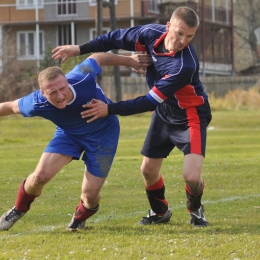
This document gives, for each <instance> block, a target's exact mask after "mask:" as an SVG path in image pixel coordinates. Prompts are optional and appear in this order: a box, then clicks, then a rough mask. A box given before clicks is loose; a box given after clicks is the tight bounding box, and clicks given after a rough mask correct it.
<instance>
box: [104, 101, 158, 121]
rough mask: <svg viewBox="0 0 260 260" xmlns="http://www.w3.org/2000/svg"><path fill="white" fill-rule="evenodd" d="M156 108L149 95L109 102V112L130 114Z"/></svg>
mask: <svg viewBox="0 0 260 260" xmlns="http://www.w3.org/2000/svg"><path fill="white" fill-rule="evenodd" d="M155 108H156V106H155V105H154V104H153V103H152V102H151V101H150V100H149V99H148V98H147V96H140V97H137V98H135V99H130V100H125V101H119V102H116V103H112V104H108V114H109V115H112V114H114V115H115V114H116V115H121V116H129V115H134V114H139V113H143V112H147V111H153V110H155Z"/></svg>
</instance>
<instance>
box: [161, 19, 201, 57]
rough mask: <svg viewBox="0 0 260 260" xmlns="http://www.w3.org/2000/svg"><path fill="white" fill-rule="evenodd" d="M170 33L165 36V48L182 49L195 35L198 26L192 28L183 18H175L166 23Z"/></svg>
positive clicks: (171, 49) (170, 49)
mask: <svg viewBox="0 0 260 260" xmlns="http://www.w3.org/2000/svg"><path fill="white" fill-rule="evenodd" d="M166 30H167V31H168V34H167V36H166V38H165V48H166V49H167V50H169V51H176V52H177V51H181V50H183V49H184V48H185V46H186V45H187V44H189V42H190V41H191V40H192V38H193V37H194V35H195V33H196V30H197V27H193V28H190V27H188V26H187V24H186V23H185V22H184V21H182V20H181V19H176V18H173V19H171V21H170V22H167V24H166Z"/></svg>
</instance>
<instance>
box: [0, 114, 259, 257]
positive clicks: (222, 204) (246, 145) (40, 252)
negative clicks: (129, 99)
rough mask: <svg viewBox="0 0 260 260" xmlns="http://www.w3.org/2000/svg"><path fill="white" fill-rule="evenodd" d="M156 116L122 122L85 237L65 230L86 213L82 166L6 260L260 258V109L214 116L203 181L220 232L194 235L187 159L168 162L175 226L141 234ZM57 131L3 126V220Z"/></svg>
mask: <svg viewBox="0 0 260 260" xmlns="http://www.w3.org/2000/svg"><path fill="white" fill-rule="evenodd" d="M149 120H150V113H146V114H143V115H138V116H131V117H120V121H121V136H120V142H119V147H118V152H117V155H116V158H115V161H114V164H113V167H112V169H111V172H110V175H109V177H108V179H107V182H106V183H105V185H104V187H103V190H102V200H101V204H100V210H99V212H98V213H97V214H96V215H95V216H93V217H92V218H91V219H90V220H89V221H88V223H87V225H86V229H85V230H82V231H80V232H77V233H70V232H67V231H66V230H65V228H66V225H67V224H68V222H69V221H70V219H71V216H72V214H73V211H74V209H75V207H76V205H77V204H78V201H79V194H80V187H81V180H82V176H83V170H84V165H83V163H82V162H81V161H74V162H72V163H70V164H69V165H68V166H67V167H65V168H64V169H63V170H62V171H61V172H60V173H59V174H58V175H57V176H56V177H55V178H54V179H53V180H52V181H51V182H50V183H49V184H48V185H47V186H46V187H45V189H44V191H43V193H42V196H41V197H39V198H38V199H37V200H36V201H35V202H34V203H33V204H32V207H31V211H29V212H28V213H27V214H26V215H25V216H24V217H23V218H22V219H21V220H20V221H19V222H17V223H16V225H15V226H14V227H13V228H12V229H10V230H9V231H7V232H6V231H2V232H1V233H0V259H1V260H2V259H13V260H18V259H21V260H22V259H24V260H25V259H27V260H28V259H33V260H34V259H35V260H36V259H37V260H38V259H39V260H41V259H51V260H52V259H61V260H65V259H69V260H72V259H76V260H81V259H91V260H103V259H104V260H114V259H118V260H121V259H122V260H124V259H126V260H128V259H129V260H154V259H156V260H157V259H158V260H160V259H181V260H182V259H188V260H193V259H200V260H201V259H212V260H213V259H217V260H220V259H230V260H242V259H260V249H259V248H260V159H259V158H260V110H240V111H213V120H212V123H211V125H210V128H209V130H208V144H207V155H206V158H205V163H204V168H203V176H204V179H205V183H206V188H205V192H204V196H203V203H204V206H205V210H206V217H207V220H208V221H209V223H210V225H209V227H207V228H202V229H194V228H192V227H191V225H190V224H189V221H190V218H189V214H188V213H187V211H186V205H185V203H186V202H185V201H186V198H185V191H184V182H183V179H182V161H183V155H182V154H181V153H180V152H179V151H178V150H176V151H173V152H172V154H171V155H170V156H169V157H168V158H167V159H166V160H165V162H164V165H163V168H162V174H163V176H164V179H165V183H166V196H167V199H168V201H169V204H170V208H171V210H172V211H173V216H172V219H171V221H170V223H169V224H167V225H155V226H138V225H137V222H138V221H139V220H140V219H141V218H142V216H145V215H146V214H147V210H148V209H149V206H148V202H147V199H146V195H145V191H144V187H143V182H142V177H141V175H140V171H139V167H140V164H141V160H142V157H141V155H140V154H139V151H140V148H141V146H142V143H143V140H144V137H145V134H146V131H147V128H148V125H149ZM54 130H55V127H54V126H53V125H52V124H51V123H49V122H47V121H45V120H42V119H39V118H33V119H24V118H22V117H20V116H12V117H8V118H2V119H0V147H1V148H0V201H1V203H0V214H2V213H4V212H5V211H6V210H7V209H9V208H10V207H12V206H13V204H14V201H15V198H16V192H17V188H18V186H19V184H20V182H21V180H23V179H24V178H25V177H27V175H28V174H29V173H31V172H32V171H33V170H34V168H35V166H36V164H37V162H38V159H39V157H40V155H41V153H42V151H43V149H44V148H45V145H46V144H47V142H48V140H49V139H50V138H51V137H52V134H53V132H54Z"/></svg>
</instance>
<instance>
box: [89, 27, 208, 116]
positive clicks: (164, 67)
mask: <svg viewBox="0 0 260 260" xmlns="http://www.w3.org/2000/svg"><path fill="white" fill-rule="evenodd" d="M166 35H167V31H166V26H165V25H160V24H148V25H141V26H135V27H132V28H127V29H119V30H114V31H111V32H109V33H108V34H104V35H101V36H98V37H97V38H95V39H94V40H92V41H91V42H90V44H91V46H92V48H93V50H94V52H100V51H109V50H112V49H124V50H129V51H143V52H147V53H148V54H149V55H150V56H151V57H152V59H153V65H152V66H150V67H148V68H147V73H146V80H147V83H148V86H149V88H150V91H149V93H148V94H147V95H146V96H144V97H140V98H138V99H134V100H129V101H124V102H121V103H120V102H119V103H116V104H112V105H109V113H110V114H114V113H117V114H121V115H130V114H134V113H140V112H144V111H148V110H154V109H155V107H156V106H158V105H160V104H161V103H163V102H164V103H165V104H167V105H169V106H171V107H176V106H177V107H179V108H181V109H186V108H188V107H197V106H200V105H202V104H204V102H205V100H206V99H207V94H206V93H205V92H204V88H203V86H202V83H201V81H200V79H199V63H198V59H197V56H196V53H195V50H194V48H193V47H192V45H191V44H189V45H187V46H186V47H185V48H184V49H183V50H182V51H179V52H174V51H171V52H157V47H158V46H159V45H160V44H161V43H162V42H163V41H164V39H165V37H166Z"/></svg>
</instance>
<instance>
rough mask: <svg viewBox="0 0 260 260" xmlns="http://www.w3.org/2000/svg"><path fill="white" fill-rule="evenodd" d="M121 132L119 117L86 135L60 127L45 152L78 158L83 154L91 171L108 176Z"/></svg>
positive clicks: (100, 175)
mask: <svg viewBox="0 0 260 260" xmlns="http://www.w3.org/2000/svg"><path fill="white" fill-rule="evenodd" d="M119 133H120V127H119V122H118V119H117V118H116V120H111V121H110V123H109V124H108V125H107V127H104V128H103V129H102V130H99V131H97V132H96V133H95V134H91V135H86V136H74V135H71V134H67V133H65V132H64V131H62V130H61V129H59V128H58V129H57V130H56V132H55V134H54V137H53V139H52V140H51V141H50V143H49V144H48V146H47V147H46V149H45V150H44V152H48V153H58V154H64V155H69V156H72V157H73V159H76V160H79V159H80V157H81V155H82V158H81V159H82V160H83V161H84V162H85V164H86V166H87V170H88V172H89V173H91V174H92V175H94V176H96V177H100V178H106V177H107V175H108V173H109V170H110V168H111V165H112V163H113V160H114V157H115V154H116V150H117V144H118V139H119Z"/></svg>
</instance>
